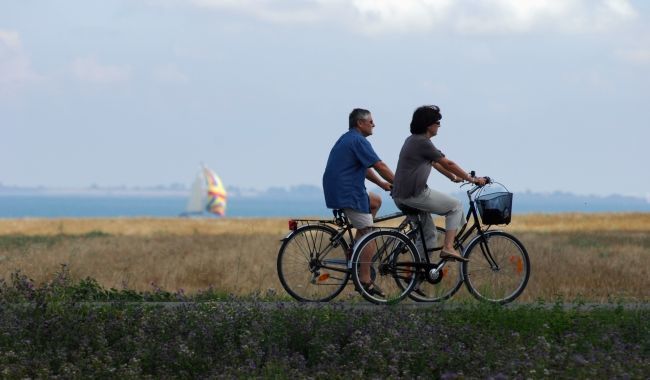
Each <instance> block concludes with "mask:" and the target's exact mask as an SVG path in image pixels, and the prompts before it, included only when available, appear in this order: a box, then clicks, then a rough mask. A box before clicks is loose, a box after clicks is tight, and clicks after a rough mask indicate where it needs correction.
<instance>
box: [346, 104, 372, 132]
mask: <svg viewBox="0 0 650 380" xmlns="http://www.w3.org/2000/svg"><path fill="white" fill-rule="evenodd" d="M368 115H370V111H368V110H364V109H363V108H355V109H353V110H352V112H350V116H349V124H350V128H349V129H352V128H354V127H356V126H357V121H359V120H362V119H367V118H368Z"/></svg>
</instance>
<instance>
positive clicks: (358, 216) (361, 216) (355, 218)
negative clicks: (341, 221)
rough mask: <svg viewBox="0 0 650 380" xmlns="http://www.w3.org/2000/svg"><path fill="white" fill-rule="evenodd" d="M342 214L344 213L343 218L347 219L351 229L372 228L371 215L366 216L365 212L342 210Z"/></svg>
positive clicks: (349, 209)
mask: <svg viewBox="0 0 650 380" xmlns="http://www.w3.org/2000/svg"><path fill="white" fill-rule="evenodd" d="M343 212H345V216H347V217H348V220H349V221H350V223H351V224H352V227H354V228H356V229H357V230H361V229H364V228H368V227H372V225H373V224H374V222H373V220H372V214H366V213H365V212H359V211H356V210H353V209H351V208H344V209H343Z"/></svg>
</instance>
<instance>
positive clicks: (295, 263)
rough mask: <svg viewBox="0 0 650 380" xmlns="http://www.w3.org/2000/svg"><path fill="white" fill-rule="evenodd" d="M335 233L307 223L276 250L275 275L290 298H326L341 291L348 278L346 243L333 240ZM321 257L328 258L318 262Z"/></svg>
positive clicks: (316, 299)
mask: <svg viewBox="0 0 650 380" xmlns="http://www.w3.org/2000/svg"><path fill="white" fill-rule="evenodd" d="M335 235H336V231H335V230H333V229H331V228H329V227H325V226H322V225H311V226H307V227H302V228H300V229H298V230H296V232H295V233H294V234H293V235H291V236H290V237H289V238H288V239H287V240H286V241H285V242H284V243H283V245H282V247H281V248H280V252H279V253H278V263H277V266H278V276H279V277H280V282H281V283H282V286H283V287H284V288H285V290H286V291H287V292H288V293H289V294H290V295H291V296H292V297H294V298H296V299H297V300H300V301H328V300H330V299H332V298H334V297H336V295H338V294H339V293H340V292H341V291H342V290H343V288H344V287H345V285H346V284H347V281H348V278H349V272H348V270H347V259H346V253H347V245H346V244H345V243H344V242H341V241H335V242H334V243H333V242H332V241H331V240H332V239H333V238H334V236H335ZM333 244H337V247H336V248H334V246H333ZM324 256H327V257H328V259H327V260H325V261H321V260H320V259H321V258H322V257H324ZM328 267H329V268H328ZM337 267H338V268H337Z"/></svg>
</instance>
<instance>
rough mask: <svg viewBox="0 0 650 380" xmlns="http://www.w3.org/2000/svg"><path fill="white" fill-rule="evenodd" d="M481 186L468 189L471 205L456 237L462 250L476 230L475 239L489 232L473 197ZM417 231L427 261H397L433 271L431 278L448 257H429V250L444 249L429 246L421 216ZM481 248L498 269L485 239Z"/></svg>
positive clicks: (436, 273)
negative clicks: (435, 261)
mask: <svg viewBox="0 0 650 380" xmlns="http://www.w3.org/2000/svg"><path fill="white" fill-rule="evenodd" d="M480 188H481V187H480V186H474V187H473V188H471V189H469V190H467V198H468V200H469V207H468V210H467V214H466V216H465V224H464V225H463V227H461V229H460V230H459V231H458V232H457V234H456V237H455V239H454V248H460V249H461V252H462V250H463V245H464V243H465V242H466V241H467V240H468V239H470V237H471V236H473V234H474V233H475V232H476V234H477V235H478V236H476V237H474V239H476V238H481V239H484V236H485V232H487V230H488V229H489V227H488V228H486V229H485V230H484V229H483V228H482V227H481V223H480V222H479V220H480V219H479V215H478V211H477V209H476V204H475V201H474V199H473V198H472V195H474V193H476V192H477V191H478V190H479V189H480ZM471 218H473V223H471V226H470V223H469V221H470V219H471ZM468 226H470V227H468ZM417 231H418V234H419V236H420V239H421V242H422V247H423V248H424V251H425V252H424V253H425V254H424V255H420V256H424V259H425V261H426V262H420V263H404V262H402V263H397V264H396V265H398V266H405V267H406V266H408V267H411V268H415V270H416V271H420V270H425V271H431V272H430V274H429V275H430V276H431V278H435V277H436V276H437V275H438V272H439V271H440V270H441V269H442V268H444V266H445V265H446V263H447V261H448V260H447V259H440V260H439V261H438V262H437V263H433V262H432V261H431V259H430V258H429V252H435V251H440V250H442V247H434V248H431V249H428V248H427V245H426V239H425V237H424V229H423V227H422V222H421V221H420V219H419V217H418V221H417ZM470 242H471V241H470ZM468 245H469V244H468ZM481 248H482V249H481V252H482V253H483V256H484V257H485V259H486V260H487V262H488V263H489V264H490V266H491V267H492V269H497V270H498V269H499V265H498V264H497V263H496V261H495V260H494V258H493V257H492V254H491V253H490V248H489V246H488V245H487V244H485V241H484V240H483V241H482V242H481ZM390 256H392V254H391V255H389V257H390Z"/></svg>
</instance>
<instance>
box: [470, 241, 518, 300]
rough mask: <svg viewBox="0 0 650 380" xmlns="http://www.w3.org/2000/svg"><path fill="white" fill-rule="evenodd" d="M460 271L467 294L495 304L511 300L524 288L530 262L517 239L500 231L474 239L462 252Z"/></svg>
mask: <svg viewBox="0 0 650 380" xmlns="http://www.w3.org/2000/svg"><path fill="white" fill-rule="evenodd" d="M465 257H467V258H468V259H469V261H468V262H466V263H463V265H462V271H463V278H464V280H465V285H466V286H467V289H468V290H469V292H470V293H471V294H472V295H473V296H474V297H476V298H477V299H479V300H482V301H488V302H493V303H498V304H505V303H508V302H511V301H513V300H514V299H515V298H517V297H519V295H520V294H521V293H522V292H523V291H524V288H526V284H527V283H528V278H529V277H530V260H529V259H528V252H526V248H525V247H524V245H523V244H521V242H520V241H519V240H517V238H515V237H514V236H512V235H510V234H509V233H506V232H503V231H488V232H486V233H485V234H484V235H483V237H481V236H477V237H476V238H474V240H472V241H471V242H470V244H469V246H468V247H467V250H466V251H465Z"/></svg>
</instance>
